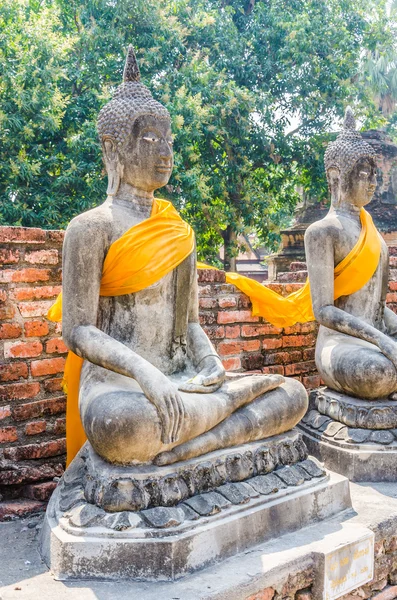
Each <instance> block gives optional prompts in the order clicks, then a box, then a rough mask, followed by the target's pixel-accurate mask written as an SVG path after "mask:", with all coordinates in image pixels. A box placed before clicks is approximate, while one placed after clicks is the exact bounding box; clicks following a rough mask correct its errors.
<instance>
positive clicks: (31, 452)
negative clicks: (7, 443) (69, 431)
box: [0, 438, 66, 461]
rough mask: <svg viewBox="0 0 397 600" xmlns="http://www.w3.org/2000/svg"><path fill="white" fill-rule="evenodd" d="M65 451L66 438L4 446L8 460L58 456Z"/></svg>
mask: <svg viewBox="0 0 397 600" xmlns="http://www.w3.org/2000/svg"><path fill="white" fill-rule="evenodd" d="M0 439H1V438H0ZM65 452H66V440H65V439H61V440H50V441H49V442H42V443H41V444H28V445H27V446H16V447H14V448H4V456H5V458H7V459H9V460H16V461H20V460H31V459H36V458H49V457H51V456H59V455H60V454H64V453H65Z"/></svg>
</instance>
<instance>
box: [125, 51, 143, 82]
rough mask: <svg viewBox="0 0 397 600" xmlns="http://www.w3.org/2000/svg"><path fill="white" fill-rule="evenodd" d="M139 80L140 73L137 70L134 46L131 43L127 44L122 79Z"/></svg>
mask: <svg viewBox="0 0 397 600" xmlns="http://www.w3.org/2000/svg"><path fill="white" fill-rule="evenodd" d="M140 80H141V74H140V71H139V67H138V63H137V60H136V56H135V52H134V47H133V45H132V44H130V45H129V46H128V52H127V58H126V59H125V65H124V72H123V81H124V83H126V82H127V81H137V82H139V81H140Z"/></svg>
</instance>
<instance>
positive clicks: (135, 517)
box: [103, 511, 144, 531]
mask: <svg viewBox="0 0 397 600" xmlns="http://www.w3.org/2000/svg"><path fill="white" fill-rule="evenodd" d="M103 521H104V524H105V527H108V528H109V529H113V530H114V531H126V530H127V529H132V528H134V527H142V526H143V525H144V524H143V521H142V519H141V517H140V516H139V514H137V513H132V512H126V511H125V512H120V513H114V514H108V515H106V516H105V518H104V519H103Z"/></svg>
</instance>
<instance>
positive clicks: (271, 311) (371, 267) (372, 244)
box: [197, 208, 381, 327]
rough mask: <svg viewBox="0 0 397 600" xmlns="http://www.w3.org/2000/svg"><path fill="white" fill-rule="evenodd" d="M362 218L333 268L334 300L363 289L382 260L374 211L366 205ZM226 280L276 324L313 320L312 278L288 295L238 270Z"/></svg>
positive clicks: (254, 310)
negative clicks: (352, 241)
mask: <svg viewBox="0 0 397 600" xmlns="http://www.w3.org/2000/svg"><path fill="white" fill-rule="evenodd" d="M360 220H361V226H362V227H361V232H360V236H359V238H358V241H357V243H356V244H355V246H354V248H353V249H352V250H351V251H350V252H349V254H348V255H347V256H346V258H344V259H343V260H342V261H341V262H340V263H339V264H338V265H337V266H336V267H335V270H334V300H336V299H337V298H340V297H341V296H349V295H350V294H354V293H355V292H357V291H358V290H360V289H361V288H362V287H363V286H364V285H365V284H366V283H367V282H368V281H369V280H370V279H371V277H372V275H373V274H374V273H375V271H376V268H377V266H378V263H379V257H380V252H381V238H380V235H379V233H378V231H377V229H376V227H375V225H374V223H373V221H372V217H371V215H370V214H369V213H367V211H366V210H364V209H363V208H362V209H361V212H360ZM197 266H198V268H199V269H208V268H210V269H211V268H214V267H208V265H205V264H204V263H198V264H197ZM226 281H227V283H232V284H234V285H235V286H236V287H237V288H238V289H239V290H241V291H242V292H244V294H246V295H247V296H248V297H249V298H250V300H251V303H252V314H253V315H254V316H260V317H263V318H264V319H266V321H268V322H269V323H271V324H272V325H275V326H276V327H290V326H292V325H295V323H306V322H307V321H313V320H314V314H313V308H312V302H311V297H310V283H309V279H307V280H306V283H305V284H304V285H303V287H302V288H301V289H300V290H298V291H297V292H293V293H292V294H289V296H287V297H284V296H281V295H280V294H277V292H274V291H273V290H271V289H269V288H267V287H265V286H264V285H263V284H261V283H259V282H258V281H255V280H253V279H250V278H249V277H245V276H244V275H239V274H238V273H226Z"/></svg>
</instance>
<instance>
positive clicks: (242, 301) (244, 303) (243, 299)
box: [238, 294, 252, 308]
mask: <svg viewBox="0 0 397 600" xmlns="http://www.w3.org/2000/svg"><path fill="white" fill-rule="evenodd" d="M251 306H252V305H251V300H250V299H249V298H248V296H246V295H245V294H240V296H239V299H238V307H239V308H251Z"/></svg>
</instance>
